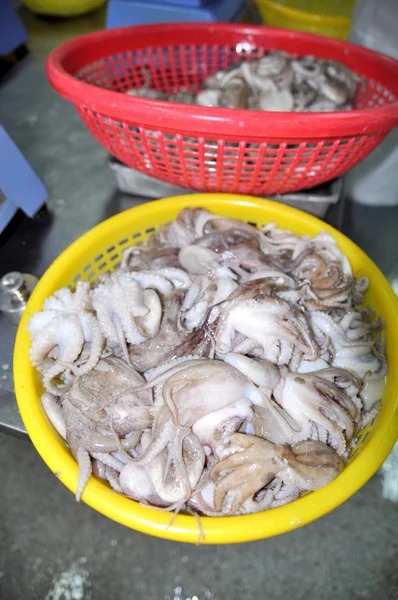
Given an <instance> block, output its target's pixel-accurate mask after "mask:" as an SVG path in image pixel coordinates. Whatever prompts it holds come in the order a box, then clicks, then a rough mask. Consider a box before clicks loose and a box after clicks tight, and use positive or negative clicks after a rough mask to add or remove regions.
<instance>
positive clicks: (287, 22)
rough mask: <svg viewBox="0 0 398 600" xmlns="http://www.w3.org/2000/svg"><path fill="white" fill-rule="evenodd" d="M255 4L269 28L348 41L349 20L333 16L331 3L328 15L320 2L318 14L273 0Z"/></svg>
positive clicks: (259, 1)
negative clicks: (280, 28) (292, 30)
mask: <svg viewBox="0 0 398 600" xmlns="http://www.w3.org/2000/svg"><path fill="white" fill-rule="evenodd" d="M256 4H257V7H258V10H259V12H260V15H261V18H262V19H263V21H264V23H265V24H266V25H269V26H270V27H282V28H284V29H294V30H295V31H307V32H309V33H316V34H318V35H325V36H327V37H332V38H337V39H340V40H347V39H348V36H349V33H350V26H351V19H350V18H348V17H346V16H339V15H338V14H337V15H336V14H333V3H331V2H329V3H328V6H329V7H330V12H329V14H328V12H327V11H326V10H325V7H324V3H323V2H322V1H321V2H319V3H318V4H319V13H316V12H312V11H311V10H301V9H300V8H296V7H293V6H287V5H286V4H281V3H279V2H278V1H274V0H256ZM301 4H303V3H301ZM312 5H314V3H312ZM298 6H300V4H298ZM325 13H326V14H325Z"/></svg>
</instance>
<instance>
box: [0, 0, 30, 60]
mask: <svg viewBox="0 0 398 600" xmlns="http://www.w3.org/2000/svg"><path fill="white" fill-rule="evenodd" d="M26 39H27V33H26V30H25V27H24V26H23V25H22V23H21V21H20V19H19V17H18V15H17V13H16V12H15V9H14V8H13V6H12V5H11V0H0V55H3V56H6V55H7V54H10V52H13V51H14V50H16V49H17V48H18V47H19V46H22V44H24V43H25V42H26Z"/></svg>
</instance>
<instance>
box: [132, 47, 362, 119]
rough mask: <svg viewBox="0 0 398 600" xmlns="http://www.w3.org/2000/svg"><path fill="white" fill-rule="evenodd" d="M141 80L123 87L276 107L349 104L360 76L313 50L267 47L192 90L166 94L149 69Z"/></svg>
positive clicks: (171, 97) (173, 98)
mask: <svg viewBox="0 0 398 600" xmlns="http://www.w3.org/2000/svg"><path fill="white" fill-rule="evenodd" d="M143 79H144V85H143V86H142V87H140V88H133V89H130V90H128V91H127V94H128V95H130V96H138V97H141V98H150V99H153V100H168V101H169V102H179V103H183V104H197V105H199V106H207V107H219V108H240V109H248V110H263V111H282V112H289V111H294V112H327V111H337V110H349V109H351V108H353V105H354V95H355V91H356V88H357V84H358V83H359V82H360V81H361V79H360V77H359V76H358V75H356V74H355V73H353V72H352V71H351V70H350V69H349V68H348V67H346V66H345V65H343V64H341V63H338V62H336V61H333V60H328V59H317V58H315V57H313V56H304V57H295V56H292V55H291V54H288V53H287V52H281V51H278V52H268V53H266V54H264V56H262V57H261V58H259V59H252V60H245V61H241V62H240V63H239V62H238V63H232V64H231V65H230V66H229V67H228V68H227V69H225V70H221V71H217V72H216V73H213V74H211V75H209V76H208V77H207V78H205V79H204V80H203V81H202V83H201V87H200V89H199V90H198V91H196V93H195V92H194V91H193V90H187V89H178V90H175V91H173V92H172V93H171V94H166V92H163V91H161V90H157V89H155V88H154V87H152V86H151V75H150V73H149V71H145V72H143Z"/></svg>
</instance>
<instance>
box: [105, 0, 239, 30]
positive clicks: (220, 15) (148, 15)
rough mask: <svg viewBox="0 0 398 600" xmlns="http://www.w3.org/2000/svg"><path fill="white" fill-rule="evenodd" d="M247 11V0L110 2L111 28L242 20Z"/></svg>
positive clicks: (128, 0)
mask: <svg viewBox="0 0 398 600" xmlns="http://www.w3.org/2000/svg"><path fill="white" fill-rule="evenodd" d="M245 11H246V2H245V0H213V1H211V2H200V0H187V1H186V2H184V1H183V0H173V2H167V0H157V1H150V2H148V1H146V0H111V1H110V2H109V4H108V12H107V21H106V26H107V28H108V29H112V28H114V27H124V26H127V25H149V24H151V23H182V22H190V23H200V22H205V23H206V22H207V23H214V22H217V21H223V22H228V21H230V22H235V21H239V20H240V19H241V18H242V16H243V15H244V13H245Z"/></svg>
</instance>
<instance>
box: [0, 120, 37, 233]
mask: <svg viewBox="0 0 398 600" xmlns="http://www.w3.org/2000/svg"><path fill="white" fill-rule="evenodd" d="M0 156H1V160H0V233H1V232H2V231H3V229H4V228H5V227H6V225H8V223H9V222H10V221H11V219H12V217H13V216H14V215H15V213H16V212H17V210H18V209H19V208H20V209H21V210H23V212H24V213H25V214H26V215H27V216H28V217H33V216H34V215H35V214H36V212H37V211H38V210H39V208H41V207H42V206H43V204H44V203H45V201H46V198H47V196H48V192H47V189H46V187H45V186H44V184H43V183H42V181H41V180H40V179H39V177H38V176H37V175H36V173H35V172H34V170H33V169H32V167H31V166H30V164H29V163H28V162H27V160H26V158H25V157H24V155H23V154H22V152H21V151H20V150H19V148H18V146H16V144H15V143H14V142H13V140H12V139H11V138H10V137H9V135H8V134H7V132H6V130H5V129H4V127H2V126H1V125H0Z"/></svg>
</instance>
